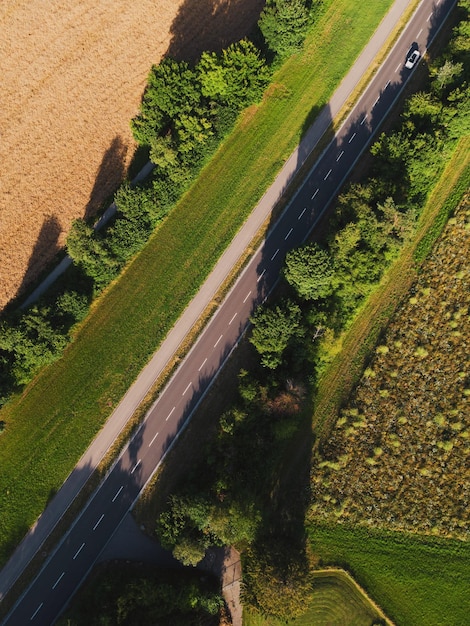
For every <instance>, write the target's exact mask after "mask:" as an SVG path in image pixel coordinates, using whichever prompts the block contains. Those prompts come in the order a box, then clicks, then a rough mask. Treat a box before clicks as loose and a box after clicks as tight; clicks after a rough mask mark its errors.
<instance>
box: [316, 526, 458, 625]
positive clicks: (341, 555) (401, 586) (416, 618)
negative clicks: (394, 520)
mask: <svg viewBox="0 0 470 626" xmlns="http://www.w3.org/2000/svg"><path fill="white" fill-rule="evenodd" d="M309 541H310V547H311V549H312V551H313V553H314V554H315V555H316V556H319V557H320V558H321V559H322V563H323V564H324V565H326V564H328V565H340V566H341V567H344V568H345V569H347V570H348V571H349V572H350V573H351V574H352V575H353V576H354V579H355V580H356V581H357V582H358V583H359V584H360V585H361V586H362V587H363V588H364V589H365V590H366V592H367V593H368V594H369V595H370V597H371V598H372V599H373V600H374V602H377V604H378V605H379V606H380V608H381V609H382V610H383V611H384V612H385V614H386V615H387V617H389V618H390V619H391V620H392V621H394V622H395V623H396V624H398V625H403V626H405V625H406V626H442V624H446V626H460V625H461V624H466V623H467V621H468V602H467V600H468V563H469V559H470V544H469V543H468V542H460V541H454V540H448V539H437V538H431V537H428V538H425V537H420V536H417V535H407V534H404V533H391V532H385V531H378V530H375V531H372V530H369V531H368V530H366V529H363V528H358V527H346V526H343V525H339V524H338V525H336V526H320V525H316V524H312V525H311V527H310V528H309Z"/></svg>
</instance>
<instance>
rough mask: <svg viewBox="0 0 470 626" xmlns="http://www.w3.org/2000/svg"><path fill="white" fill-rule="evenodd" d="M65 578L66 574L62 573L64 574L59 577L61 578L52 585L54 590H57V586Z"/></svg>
mask: <svg viewBox="0 0 470 626" xmlns="http://www.w3.org/2000/svg"><path fill="white" fill-rule="evenodd" d="M64 576H65V572H62V574H61V575H60V576H59V578H58V579H57V580H56V581H55V583H54V584H53V585H52V589H55V588H56V587H57V585H58V584H59V583H60V581H61V580H62V578H63V577H64Z"/></svg>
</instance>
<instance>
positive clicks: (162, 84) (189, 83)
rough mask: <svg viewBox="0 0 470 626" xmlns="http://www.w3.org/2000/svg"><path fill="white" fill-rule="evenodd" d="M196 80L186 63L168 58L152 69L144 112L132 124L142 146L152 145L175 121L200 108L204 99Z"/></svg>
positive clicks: (143, 105) (136, 137)
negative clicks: (154, 138)
mask: <svg viewBox="0 0 470 626" xmlns="http://www.w3.org/2000/svg"><path fill="white" fill-rule="evenodd" d="M195 78H196V77H195V73H194V70H193V69H191V68H190V67H189V65H188V64H187V63H186V62H184V61H175V60H174V59H169V58H166V59H163V60H162V61H161V63H160V64H159V65H154V66H153V67H152V70H151V72H150V74H149V77H148V85H147V89H146V91H145V95H144V99H143V101H142V105H141V112H140V114H139V115H138V116H137V117H136V118H134V119H133V120H132V123H131V127H132V131H133V133H134V137H135V139H136V141H137V142H138V143H139V144H141V145H151V141H152V139H153V137H155V136H156V135H159V134H160V133H164V132H165V131H166V130H168V129H169V127H170V124H171V122H172V121H173V120H175V119H178V118H179V116H180V115H188V114H192V113H194V112H195V111H196V110H197V109H198V107H199V105H200V100H201V97H200V91H199V88H198V83H197V81H196V80H195Z"/></svg>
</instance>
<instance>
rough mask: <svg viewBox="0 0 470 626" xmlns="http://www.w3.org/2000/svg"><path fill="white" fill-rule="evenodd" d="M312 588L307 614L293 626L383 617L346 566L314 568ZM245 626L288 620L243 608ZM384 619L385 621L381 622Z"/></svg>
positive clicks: (366, 625)
mask: <svg viewBox="0 0 470 626" xmlns="http://www.w3.org/2000/svg"><path fill="white" fill-rule="evenodd" d="M312 585H313V591H312V595H311V598H310V601H309V603H308V607H307V608H306V611H305V613H304V615H302V616H301V617H299V618H297V619H294V620H292V621H291V622H289V623H290V624H292V626H313V625H314V624H316V625H318V626H326V625H328V626H371V625H372V624H374V623H378V622H379V620H381V619H383V617H382V615H381V614H380V613H379V612H378V611H377V610H376V609H375V608H374V606H373V605H372V603H371V602H370V601H369V599H368V598H367V596H366V595H365V594H364V593H363V592H362V591H361V590H360V588H359V587H358V586H357V585H356V584H355V583H354V581H353V580H352V578H351V577H350V576H349V575H348V574H347V573H346V572H344V571H343V570H338V569H332V570H330V571H325V570H323V571H320V572H314V573H313V575H312ZM243 623H244V624H245V626H282V625H283V624H285V622H282V621H279V620H273V618H265V617H263V616H262V615H260V614H259V613H255V612H253V611H250V610H244V612H243ZM380 623H382V622H380Z"/></svg>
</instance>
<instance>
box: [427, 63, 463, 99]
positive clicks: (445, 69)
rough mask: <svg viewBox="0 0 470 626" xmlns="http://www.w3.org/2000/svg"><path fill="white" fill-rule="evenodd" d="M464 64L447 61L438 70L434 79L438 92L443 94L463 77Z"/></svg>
mask: <svg viewBox="0 0 470 626" xmlns="http://www.w3.org/2000/svg"><path fill="white" fill-rule="evenodd" d="M462 72H463V63H453V62H452V61H449V60H447V61H445V63H443V64H442V65H441V66H440V67H438V68H437V70H436V71H435V72H434V73H435V78H434V85H436V87H437V90H438V92H443V91H444V89H445V88H450V87H451V86H452V84H453V83H455V81H456V79H457V78H459V77H460V76H461V75H462Z"/></svg>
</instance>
